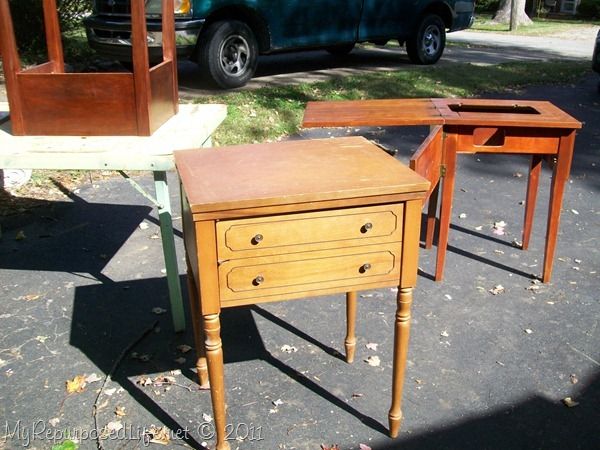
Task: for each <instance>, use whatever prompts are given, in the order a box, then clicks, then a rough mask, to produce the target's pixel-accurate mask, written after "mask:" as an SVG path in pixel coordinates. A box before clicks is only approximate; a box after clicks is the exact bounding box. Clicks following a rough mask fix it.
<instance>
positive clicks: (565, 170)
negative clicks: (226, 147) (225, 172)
mask: <svg viewBox="0 0 600 450" xmlns="http://www.w3.org/2000/svg"><path fill="white" fill-rule="evenodd" d="M408 125H430V126H431V127H432V131H431V134H430V135H429V137H428V138H427V139H426V140H425V142H424V143H423V145H421V147H419V150H418V151H417V152H416V153H415V155H414V156H413V158H412V159H411V163H410V164H411V168H412V169H413V170H415V171H417V172H418V173H419V174H421V175H422V176H424V177H425V178H427V179H428V180H429V181H430V182H431V190H430V192H429V194H428V196H429V197H428V198H429V206H428V211H427V231H426V236H425V247H426V248H430V247H431V246H432V244H433V237H434V228H435V223H436V211H437V203H438V196H439V195H440V194H441V206H440V215H439V232H438V252H437V262H436V270H435V279H436V281H440V280H441V279H442V278H443V275H444V265H445V258H446V248H447V246H448V232H449V229H450V218H451V213H452V200H453V191H454V180H455V178H456V159H457V155H458V153H503V154H525V155H530V156H531V166H530V171H529V181H528V185H527V197H526V204H525V220H524V225H523V244H522V248H523V249H524V250H525V249H527V247H528V245H529V240H530V236H531V229H532V226H533V213H534V209H535V200H536V197H537V190H538V184H539V176H540V172H541V162H542V160H543V159H544V158H548V159H552V160H553V176H552V185H551V188H550V204H549V208H548V223H547V231H546V244H545V250H544V266H543V272H542V277H541V278H542V281H543V282H544V283H547V282H549V281H550V279H551V276H552V263H553V259H554V251H555V249H556V239H557V235H558V227H559V222H560V209H561V205H562V198H563V194H564V188H565V183H566V181H567V179H568V177H569V171H570V168H571V160H572V158H573V148H574V144H575V132H576V130H577V129H579V128H581V122H579V121H577V120H576V119H574V118H573V117H571V116H569V115H568V114H566V113H565V112H564V111H562V110H560V109H559V108H557V107H556V106H554V105H552V104H551V103H549V102H544V101H521V100H519V101H515V100H486V99H392V100H359V101H337V102H309V103H308V105H307V107H306V111H305V114H304V121H303V126H304V127H346V126H408ZM441 179H443V183H441V182H440V181H441Z"/></svg>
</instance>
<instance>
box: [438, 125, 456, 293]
mask: <svg viewBox="0 0 600 450" xmlns="http://www.w3.org/2000/svg"><path fill="white" fill-rule="evenodd" d="M456 141H457V135H456V134H448V135H447V136H446V141H445V150H444V154H445V156H444V164H445V166H446V175H445V176H444V181H443V183H444V185H443V187H442V204H441V206H440V232H439V237H438V251H437V261H436V266H435V281H442V279H443V277H444V264H445V262H446V248H447V247H448V233H449V231H450V217H451V215H452V196H453V195H454V180H455V178H456V151H457V148H456Z"/></svg>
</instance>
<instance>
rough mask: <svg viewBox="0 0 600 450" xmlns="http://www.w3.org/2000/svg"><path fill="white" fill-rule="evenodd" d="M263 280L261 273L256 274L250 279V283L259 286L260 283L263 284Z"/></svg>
mask: <svg viewBox="0 0 600 450" xmlns="http://www.w3.org/2000/svg"><path fill="white" fill-rule="evenodd" d="M264 281H265V277H263V276H262V275H258V276H257V277H256V278H255V279H254V280H252V284H253V285H254V286H260V285H261V284H263V283H264Z"/></svg>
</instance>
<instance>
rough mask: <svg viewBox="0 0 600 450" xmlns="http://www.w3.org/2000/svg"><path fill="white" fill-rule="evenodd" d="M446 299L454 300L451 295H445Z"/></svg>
mask: <svg viewBox="0 0 600 450" xmlns="http://www.w3.org/2000/svg"><path fill="white" fill-rule="evenodd" d="M444 298H445V299H446V300H452V296H451V295H450V294H444Z"/></svg>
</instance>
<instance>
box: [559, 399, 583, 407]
mask: <svg viewBox="0 0 600 450" xmlns="http://www.w3.org/2000/svg"><path fill="white" fill-rule="evenodd" d="M562 402H563V403H564V404H565V406H566V407H568V408H574V407H575V406H577V405H579V402H576V401H575V400H573V399H572V398H571V397H565V398H563V399H562Z"/></svg>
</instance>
